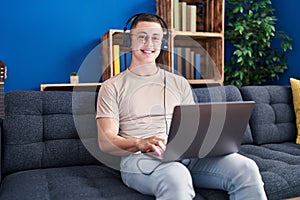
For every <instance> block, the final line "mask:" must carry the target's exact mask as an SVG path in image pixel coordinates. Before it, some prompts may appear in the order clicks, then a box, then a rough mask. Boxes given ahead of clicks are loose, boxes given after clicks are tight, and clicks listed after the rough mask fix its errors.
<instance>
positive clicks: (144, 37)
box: [131, 34, 162, 46]
mask: <svg viewBox="0 0 300 200" xmlns="http://www.w3.org/2000/svg"><path fill="white" fill-rule="evenodd" d="M131 35H132V36H135V37H137V41H138V42H140V43H142V44H146V43H147V42H148V41H149V39H150V35H146V34H131ZM151 41H152V43H153V45H155V46H157V45H161V41H162V37H161V36H159V35H154V36H152V37H151Z"/></svg>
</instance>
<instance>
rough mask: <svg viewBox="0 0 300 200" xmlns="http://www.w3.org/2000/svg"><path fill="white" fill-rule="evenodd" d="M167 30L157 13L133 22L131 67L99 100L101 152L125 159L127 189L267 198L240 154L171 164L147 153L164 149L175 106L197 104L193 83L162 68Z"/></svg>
mask: <svg viewBox="0 0 300 200" xmlns="http://www.w3.org/2000/svg"><path fill="white" fill-rule="evenodd" d="M163 28H165V27H164V24H163V23H162V19H161V18H159V17H158V16H156V15H152V14H141V15H138V16H137V17H136V18H135V19H134V20H133V22H132V29H131V48H132V62H131V65H130V67H129V68H128V69H127V70H126V71H124V72H122V73H120V74H119V75H116V76H114V77H112V78H111V79H109V80H107V81H105V82H104V83H103V84H102V86H101V89H100V92H99V96H98V103H97V117H96V118H97V125H98V136H99V137H98V140H99V146H100V148H101V150H102V151H105V152H108V153H111V154H113V155H121V156H122V160H121V175H122V179H123V181H124V183H125V184H126V185H127V186H129V187H131V188H133V189H135V190H137V191H139V192H141V193H143V194H148V195H154V196H155V197H156V199H161V200H167V199H172V200H174V199H179V200H184V199H193V198H194V196H195V192H194V188H193V187H194V186H195V187H202V188H215V189H221V190H225V191H227V192H228V194H229V196H230V198H231V199H243V200H244V199H255V200H258V199H266V195H265V192H264V188H263V182H262V180H261V176H260V174H259V170H258V167H257V166H256V164H255V163H254V161H252V160H250V159H248V158H246V157H244V156H242V155H240V154H237V153H235V154H230V155H226V156H222V157H211V158H204V159H191V160H190V161H189V162H168V163H162V162H160V161H158V160H156V159H153V158H151V157H149V156H147V155H145V153H146V152H155V153H156V154H158V155H160V154H161V152H162V151H164V149H165V145H166V139H167V135H168V127H169V124H170V121H171V116H172V111H173V107H174V106H175V105H178V104H193V103H194V99H193V95H192V90H191V88H190V85H189V83H188V81H187V80H186V79H184V78H183V77H181V76H178V75H175V74H172V73H169V72H167V71H165V70H163V69H160V68H159V67H158V66H157V63H156V61H155V60H156V58H157V57H158V56H159V54H160V52H161V43H162V38H163V34H164V32H163Z"/></svg>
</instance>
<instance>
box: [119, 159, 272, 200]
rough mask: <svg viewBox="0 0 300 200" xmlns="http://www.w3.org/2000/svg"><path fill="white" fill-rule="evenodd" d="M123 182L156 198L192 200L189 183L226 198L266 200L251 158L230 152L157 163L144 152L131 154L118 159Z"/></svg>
mask: <svg viewBox="0 0 300 200" xmlns="http://www.w3.org/2000/svg"><path fill="white" fill-rule="evenodd" d="M121 175H122V179H123V182H124V183H125V184H126V185H127V186H128V187H130V188H133V189H135V190H137V191H139V192H141V193H143V194H148V195H153V196H155V197H156V199H158V200H168V199H170V200H171V199H172V200H174V199H176V200H185V199H193V198H194V196H195V191H194V188H193V186H195V187H201V188H211V189H221V190H225V191H227V192H228V194H229V196H230V199H234V200H238V199H243V200H244V199H253V200H254V199H255V200H259V199H267V197H266V194H265V191H264V188H263V182H262V179H261V176H260V173H259V170H258V167H257V165H256V164H255V162H254V161H252V160H251V159H249V158H246V157H244V156H242V155H240V154H237V153H234V154H230V155H227V156H222V157H213V158H204V159H192V160H191V161H190V162H189V163H188V164H187V165H184V164H182V163H180V162H169V163H161V162H160V161H158V160H155V159H153V158H151V157H149V156H147V155H144V154H131V155H129V156H127V157H123V158H122V161H121Z"/></svg>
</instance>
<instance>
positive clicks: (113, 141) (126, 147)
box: [97, 117, 166, 155]
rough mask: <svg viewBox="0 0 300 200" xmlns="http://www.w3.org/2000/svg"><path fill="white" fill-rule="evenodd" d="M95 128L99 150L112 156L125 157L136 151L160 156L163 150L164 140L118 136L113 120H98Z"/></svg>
mask: <svg viewBox="0 0 300 200" xmlns="http://www.w3.org/2000/svg"><path fill="white" fill-rule="evenodd" d="M97 127H98V144H99V147H100V149H101V150H102V151H104V152H107V153H110V154H113V155H127V154H130V153H134V152H138V151H141V152H150V151H154V152H157V154H158V155H160V152H161V151H162V150H164V149H165V144H166V138H161V137H157V136H152V137H149V138H144V139H141V138H133V137H126V138H125V137H122V136H120V135H118V131H119V130H118V122H117V121H116V120H115V119H114V118H109V117H100V118H98V119H97Z"/></svg>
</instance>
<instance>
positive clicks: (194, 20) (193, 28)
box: [190, 5, 197, 32]
mask: <svg viewBox="0 0 300 200" xmlns="http://www.w3.org/2000/svg"><path fill="white" fill-rule="evenodd" d="M190 18H191V22H190V31H192V32H196V31H197V6H195V5H191V6H190Z"/></svg>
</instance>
